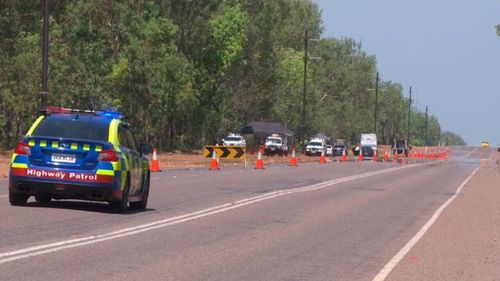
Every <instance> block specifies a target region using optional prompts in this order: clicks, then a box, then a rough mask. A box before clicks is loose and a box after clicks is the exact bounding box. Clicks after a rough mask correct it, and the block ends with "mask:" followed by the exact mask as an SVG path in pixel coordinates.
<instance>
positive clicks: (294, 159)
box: [290, 147, 297, 167]
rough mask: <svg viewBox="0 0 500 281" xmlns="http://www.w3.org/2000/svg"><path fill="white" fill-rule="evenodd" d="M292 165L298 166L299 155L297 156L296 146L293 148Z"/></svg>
mask: <svg viewBox="0 0 500 281" xmlns="http://www.w3.org/2000/svg"><path fill="white" fill-rule="evenodd" d="M290 166H292V167H297V156H295V147H293V148H292V157H291V158H290Z"/></svg>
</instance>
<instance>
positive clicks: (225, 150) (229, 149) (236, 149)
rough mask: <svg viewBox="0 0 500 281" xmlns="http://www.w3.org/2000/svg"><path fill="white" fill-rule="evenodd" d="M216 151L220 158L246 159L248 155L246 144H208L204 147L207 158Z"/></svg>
mask: <svg viewBox="0 0 500 281" xmlns="http://www.w3.org/2000/svg"><path fill="white" fill-rule="evenodd" d="M214 151H215V152H217V156H218V157H219V158H231V159H233V158H237V159H246V157H247V154H246V151H247V148H246V147H245V146H218V145H207V146H205V147H204V149H203V155H204V156H205V157H206V158H210V157H212V154H213V152H214Z"/></svg>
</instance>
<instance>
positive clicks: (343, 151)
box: [340, 148, 347, 162]
mask: <svg viewBox="0 0 500 281" xmlns="http://www.w3.org/2000/svg"><path fill="white" fill-rule="evenodd" d="M340 160H341V161H342V162H347V153H346V151H345V148H344V149H343V150H342V158H341V159H340Z"/></svg>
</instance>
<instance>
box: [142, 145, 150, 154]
mask: <svg viewBox="0 0 500 281" xmlns="http://www.w3.org/2000/svg"><path fill="white" fill-rule="evenodd" d="M140 150H141V153H142V154H149V153H151V151H152V150H153V147H152V146H151V145H150V144H147V143H141V145H140Z"/></svg>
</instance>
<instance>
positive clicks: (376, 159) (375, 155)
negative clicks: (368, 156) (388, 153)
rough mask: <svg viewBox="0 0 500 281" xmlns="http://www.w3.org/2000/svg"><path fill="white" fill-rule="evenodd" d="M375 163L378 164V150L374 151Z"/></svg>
mask: <svg viewBox="0 0 500 281" xmlns="http://www.w3.org/2000/svg"><path fill="white" fill-rule="evenodd" d="M373 162H374V163H376V162H378V152H377V150H375V151H373Z"/></svg>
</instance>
